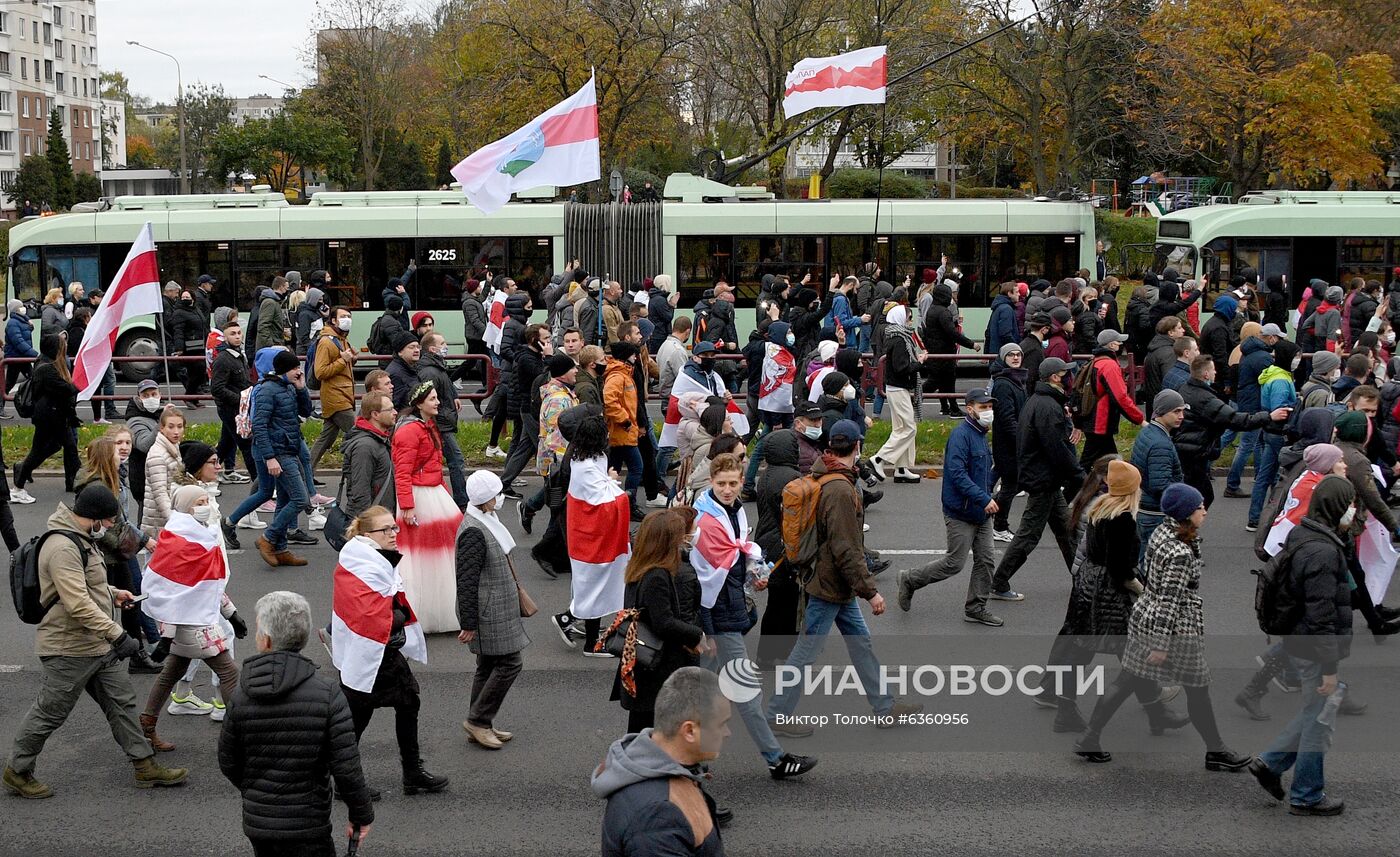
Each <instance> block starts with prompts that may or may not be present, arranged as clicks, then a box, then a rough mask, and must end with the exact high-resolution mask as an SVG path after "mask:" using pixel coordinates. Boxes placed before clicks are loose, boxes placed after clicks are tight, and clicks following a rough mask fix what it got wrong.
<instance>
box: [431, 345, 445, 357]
mask: <svg viewBox="0 0 1400 857" xmlns="http://www.w3.org/2000/svg"><path fill="white" fill-rule="evenodd" d="M448 352H449V349H448V347H447V346H446V345H444V346H442V347H441V348H434V349H433V353H435V354H436V355H437V356H439V357H446V356H447V355H448Z"/></svg>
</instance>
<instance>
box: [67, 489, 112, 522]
mask: <svg viewBox="0 0 1400 857" xmlns="http://www.w3.org/2000/svg"><path fill="white" fill-rule="evenodd" d="M121 513H122V507H121V506H120V505H119V504H118V503H117V497H116V495H115V494H113V493H112V489H111V488H108V487H107V486H106V485H103V484H102V483H101V482H89V483H88V486H87V487H86V488H84V489H83V490H82V491H81V492H79V494H78V499H76V500H74V501H73V514H75V515H77V516H78V517H80V518H90V519H92V520H94V521H101V520H104V519H106V518H115V517H117V516H118V515H120V514H121Z"/></svg>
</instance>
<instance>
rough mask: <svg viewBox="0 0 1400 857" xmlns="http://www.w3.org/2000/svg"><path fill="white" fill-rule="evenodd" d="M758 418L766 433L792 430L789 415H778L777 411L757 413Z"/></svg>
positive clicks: (790, 416) (791, 416) (791, 418)
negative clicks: (786, 429)
mask: <svg viewBox="0 0 1400 857" xmlns="http://www.w3.org/2000/svg"><path fill="white" fill-rule="evenodd" d="M758 418H759V419H760V420H762V421H763V425H764V428H765V429H766V431H777V430H778V429H785V428H792V421H793V415H792V414H791V413H786V414H780V413H778V412H777V411H759V412H758ZM765 433H766V432H765Z"/></svg>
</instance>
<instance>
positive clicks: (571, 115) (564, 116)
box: [452, 77, 602, 214]
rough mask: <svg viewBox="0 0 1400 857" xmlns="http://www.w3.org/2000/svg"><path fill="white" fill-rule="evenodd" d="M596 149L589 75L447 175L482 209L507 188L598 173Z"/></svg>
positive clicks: (570, 181)
mask: <svg viewBox="0 0 1400 857" xmlns="http://www.w3.org/2000/svg"><path fill="white" fill-rule="evenodd" d="M600 164H601V158H600V157H599V154H598V96H597V93H596V91H595V90H594V87H593V78H592V77H589V78H588V83H585V84H584V85H583V88H582V89H580V90H579V91H578V92H575V93H574V94H573V95H571V96H569V97H568V98H566V99H564V100H563V101H561V102H559V103H558V104H556V105H554V106H553V107H551V108H549V109H548V110H546V111H545V112H543V113H541V114H540V115H538V116H536V117H535V118H534V119H531V120H530V121H529V123H527V124H526V125H525V126H524V127H523V128H520V129H519V130H517V131H516V132H515V133H513V134H511V135H510V136H508V137H503V138H501V139H499V140H497V141H496V142H494V143H488V144H487V145H485V146H483V147H481V148H480V149H477V150H476V151H475V152H472V153H471V154H470V155H468V156H467V157H466V158H465V159H463V160H462V162H461V163H459V164H458V165H457V166H455V167H453V168H452V175H453V177H455V178H456V179H457V181H459V182H461V183H462V190H463V192H465V193H466V195H467V201H468V202H470V203H471V204H472V205H474V206H476V207H477V208H479V209H481V210H482V211H483V212H484V213H486V214H491V213H492V212H495V211H498V210H499V209H500V208H501V206H503V205H505V204H506V203H507V202H508V201H509V200H510V195H511V193H512V192H513V191H517V190H527V189H529V188H532V187H540V186H541V185H556V186H559V187H564V186H567V185H575V184H583V183H584V182H591V181H596V180H597V179H598V178H599V177H600V176H601V175H602V167H601V166H600Z"/></svg>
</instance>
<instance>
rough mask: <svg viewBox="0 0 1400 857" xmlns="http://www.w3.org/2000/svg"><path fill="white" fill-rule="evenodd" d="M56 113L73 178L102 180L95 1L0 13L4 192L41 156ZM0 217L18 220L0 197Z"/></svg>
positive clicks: (33, 0)
mask: <svg viewBox="0 0 1400 857" xmlns="http://www.w3.org/2000/svg"><path fill="white" fill-rule="evenodd" d="M54 108H58V110H59V111H60V112H61V113H62V115H63V123H64V124H63V133H64V136H65V137H66V138H67V142H68V152H69V155H70V156H71V158H72V162H73V171H74V172H85V173H94V172H100V171H101V169H102V96H101V89H100V85H99V83H98V56H97V4H96V2H95V0H64V2H59V3H52V2H39V0H30V2H19V3H7V4H5V5H3V6H0V191H3V189H5V188H8V186H9V184H10V183H11V182H13V181H14V177H15V172H16V171H17V170H18V169H19V164H20V161H21V160H23V159H24V158H25V157H27V156H29V155H42V154H43V153H44V149H45V146H46V144H47V141H48V130H49V129H48V122H49V112H50V111H51V110H53V109H54ZM35 202H36V204H37V202H38V201H37V200H36V201H35ZM0 216H4V217H10V218H13V217H14V216H15V205H14V203H11V202H9V201H8V200H5V199H4V198H3V195H0Z"/></svg>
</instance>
